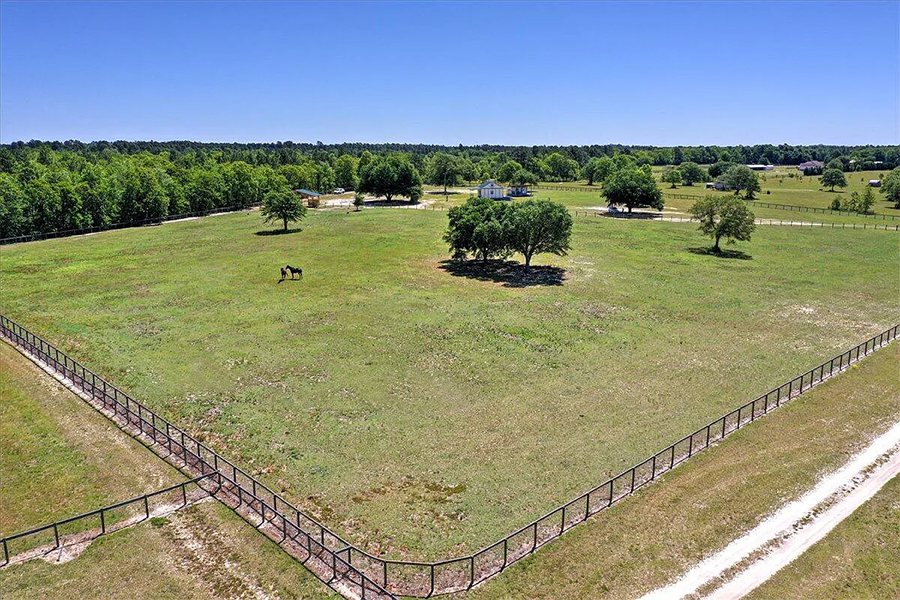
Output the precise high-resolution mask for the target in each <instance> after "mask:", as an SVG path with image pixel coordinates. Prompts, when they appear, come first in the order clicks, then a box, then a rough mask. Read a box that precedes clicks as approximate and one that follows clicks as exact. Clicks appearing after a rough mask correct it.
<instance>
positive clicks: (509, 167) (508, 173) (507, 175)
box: [496, 160, 522, 183]
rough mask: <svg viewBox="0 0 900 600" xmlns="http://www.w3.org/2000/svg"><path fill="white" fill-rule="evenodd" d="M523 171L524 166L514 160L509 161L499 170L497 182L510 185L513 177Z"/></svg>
mask: <svg viewBox="0 0 900 600" xmlns="http://www.w3.org/2000/svg"><path fill="white" fill-rule="evenodd" d="M521 169H522V165H521V164H519V163H518V162H516V161H514V160H508V161H506V162H505V163H503V164H502V165H501V166H500V168H499V169H497V174H496V175H497V181H502V182H504V183H509V182H510V181H512V178H513V175H515V174H516V173H517V172H518V171H520V170H521Z"/></svg>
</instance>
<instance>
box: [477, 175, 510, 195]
mask: <svg viewBox="0 0 900 600" xmlns="http://www.w3.org/2000/svg"><path fill="white" fill-rule="evenodd" d="M478 197H479V198H494V199H495V200H496V199H498V198H505V197H506V188H505V187H503V186H502V185H500V184H499V183H496V182H495V181H494V180H493V179H488V180H487V181H485V182H484V183H482V184H481V185H479V186H478Z"/></svg>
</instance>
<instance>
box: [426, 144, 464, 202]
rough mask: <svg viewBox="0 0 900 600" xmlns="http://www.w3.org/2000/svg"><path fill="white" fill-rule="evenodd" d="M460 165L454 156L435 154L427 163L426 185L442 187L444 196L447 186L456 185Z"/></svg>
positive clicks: (442, 153) (443, 153)
mask: <svg viewBox="0 0 900 600" xmlns="http://www.w3.org/2000/svg"><path fill="white" fill-rule="evenodd" d="M460 171H461V169H460V164H459V161H458V160H457V158H456V157H455V156H453V155H452V154H447V153H445V152H437V153H435V154H434V155H433V156H432V157H431V160H430V161H429V164H428V170H427V172H426V175H427V177H428V183H431V184H434V185H442V186H444V194H446V193H447V186H450V185H456V184H457V183H458V182H459V178H460Z"/></svg>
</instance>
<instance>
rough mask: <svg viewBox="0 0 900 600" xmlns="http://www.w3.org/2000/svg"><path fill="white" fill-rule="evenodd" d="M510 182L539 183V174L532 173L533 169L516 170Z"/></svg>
mask: <svg viewBox="0 0 900 600" xmlns="http://www.w3.org/2000/svg"><path fill="white" fill-rule="evenodd" d="M509 182H510V183H511V184H512V185H537V183H538V176H537V175H535V174H534V173H532V172H531V171H526V170H525V169H519V170H518V171H516V172H515V173H514V174H513V176H512V177H511V178H510V180H509Z"/></svg>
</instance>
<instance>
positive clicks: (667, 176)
mask: <svg viewBox="0 0 900 600" xmlns="http://www.w3.org/2000/svg"><path fill="white" fill-rule="evenodd" d="M662 182H663V183H669V184H671V189H673V190H674V189H675V188H676V187H677V184H679V183H681V171H679V170H678V169H667V170H666V171H665V172H664V173H663V174H662Z"/></svg>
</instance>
